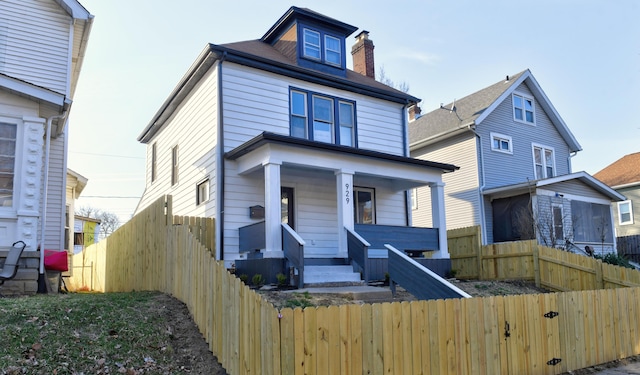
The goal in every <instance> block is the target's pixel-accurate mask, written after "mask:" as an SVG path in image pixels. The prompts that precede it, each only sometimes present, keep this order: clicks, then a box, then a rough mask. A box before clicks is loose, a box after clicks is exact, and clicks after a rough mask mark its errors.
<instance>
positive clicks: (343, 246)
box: [336, 170, 354, 258]
mask: <svg viewBox="0 0 640 375" xmlns="http://www.w3.org/2000/svg"><path fill="white" fill-rule="evenodd" d="M353 173H354V172H353V171H345V170H339V171H336V194H337V201H338V202H337V203H338V254H337V256H338V257H342V258H346V257H347V232H346V231H345V229H344V228H348V229H351V230H353V223H354V218H353Z"/></svg>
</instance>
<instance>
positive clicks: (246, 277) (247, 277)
mask: <svg viewBox="0 0 640 375" xmlns="http://www.w3.org/2000/svg"><path fill="white" fill-rule="evenodd" d="M248 280H249V275H247V274H246V273H243V274H242V275H240V281H242V282H243V283H245V284H246V283H247V281H248Z"/></svg>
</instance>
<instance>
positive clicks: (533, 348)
mask: <svg viewBox="0 0 640 375" xmlns="http://www.w3.org/2000/svg"><path fill="white" fill-rule="evenodd" d="M503 302H504V303H503V305H504V306H503V307H504V322H503V323H502V324H503V325H502V327H501V328H502V335H501V336H502V339H501V347H500V356H501V358H500V367H501V369H502V370H503V371H501V373H505V374H560V373H562V372H563V368H564V366H563V361H564V360H565V359H564V358H562V356H561V354H560V353H561V349H560V331H559V327H560V321H561V320H560V313H559V311H558V302H557V297H556V295H555V293H547V294H532V295H521V296H517V297H505V298H504V300H503ZM505 370H506V371H505Z"/></svg>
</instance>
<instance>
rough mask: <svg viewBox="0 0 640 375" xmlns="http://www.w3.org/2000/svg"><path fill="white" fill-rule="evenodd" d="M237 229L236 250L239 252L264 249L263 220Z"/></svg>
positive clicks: (265, 244)
mask: <svg viewBox="0 0 640 375" xmlns="http://www.w3.org/2000/svg"><path fill="white" fill-rule="evenodd" d="M238 231H239V236H240V243H239V249H238V250H239V251H240V252H241V253H244V252H247V251H256V250H260V249H264V248H265V247H266V246H267V243H266V239H265V238H266V237H265V223H264V221H261V222H259V223H255V224H251V225H247V226H244V227H241V228H239V229H238Z"/></svg>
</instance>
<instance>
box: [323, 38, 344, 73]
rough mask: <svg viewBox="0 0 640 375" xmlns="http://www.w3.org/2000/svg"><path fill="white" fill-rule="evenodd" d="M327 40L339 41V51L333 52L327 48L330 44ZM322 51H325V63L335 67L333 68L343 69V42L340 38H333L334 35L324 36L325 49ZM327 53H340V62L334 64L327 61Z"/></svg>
mask: <svg viewBox="0 0 640 375" xmlns="http://www.w3.org/2000/svg"><path fill="white" fill-rule="evenodd" d="M327 38H331V39H335V40H337V41H338V50H337V51H334V50H331V49H329V48H328V47H327V44H328V43H327ZM322 50H323V52H324V62H325V63H326V64H327V65H333V66H338V67H342V40H341V39H340V38H336V37H335V36H333V35H329V34H324V48H323V49H322ZM327 51H331V52H337V53H338V58H339V61H338V62H337V63H334V62H332V61H329V60H328V59H327Z"/></svg>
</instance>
